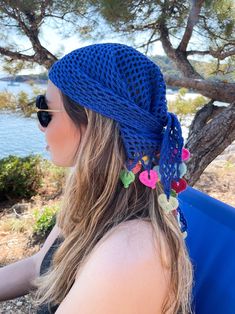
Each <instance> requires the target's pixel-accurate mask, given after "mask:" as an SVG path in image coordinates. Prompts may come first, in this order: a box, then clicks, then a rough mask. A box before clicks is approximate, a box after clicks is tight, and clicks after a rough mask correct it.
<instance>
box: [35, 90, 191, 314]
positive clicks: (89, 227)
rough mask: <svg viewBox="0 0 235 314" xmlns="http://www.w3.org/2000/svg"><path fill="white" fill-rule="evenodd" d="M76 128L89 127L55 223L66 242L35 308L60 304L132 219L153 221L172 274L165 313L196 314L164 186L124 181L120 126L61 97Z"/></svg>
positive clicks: (39, 283) (41, 280) (42, 281)
mask: <svg viewBox="0 0 235 314" xmlns="http://www.w3.org/2000/svg"><path fill="white" fill-rule="evenodd" d="M61 97H62V99H63V103H64V107H65V110H66V112H67V113H68V115H69V116H70V118H71V119H72V121H73V122H74V123H75V125H76V126H77V127H78V128H80V127H81V125H85V126H86V131H85V134H84V136H83V137H82V139H81V142H80V145H79V148H78V150H77V152H76V154H75V156H74V167H73V168H72V170H71V172H70V173H69V174H68V177H67V181H66V185H65V188H64V193H63V200H62V203H61V208H60V211H59V212H58V214H57V217H56V223H57V225H58V226H59V228H60V229H61V231H62V238H63V242H62V243H61V245H60V246H59V248H58V249H57V251H56V252H55V254H54V256H53V261H52V266H51V267H50V268H49V270H48V271H47V272H46V273H45V274H44V275H42V276H40V277H38V278H36V280H35V281H34V282H33V283H34V285H35V286H36V288H37V289H35V292H34V304H35V305H36V306H38V305H41V304H44V303H48V302H50V303H51V304H52V305H55V304H60V303H61V302H62V301H63V299H64V298H65V297H66V295H67V294H68V292H69V290H70V289H71V287H72V285H73V283H74V281H75V277H76V274H77V272H78V269H79V268H80V267H81V265H82V264H83V263H84V262H85V260H86V259H87V257H88V255H89V254H90V253H91V252H92V250H93V248H94V247H95V245H96V244H97V243H98V241H99V240H100V239H101V238H102V237H103V236H104V235H105V234H106V233H107V231H108V230H110V229H111V228H113V227H115V226H117V225H118V224H119V223H121V222H124V221H126V220H128V219H130V218H131V217H134V218H138V219H143V220H146V221H150V222H151V225H152V227H153V230H154V234H155V237H156V241H157V243H158V247H159V249H160V252H161V261H162V265H163V266H164V268H166V269H167V270H168V271H170V283H169V289H168V295H167V297H166V299H165V300H164V304H163V307H162V313H174V314H175V313H183V314H188V313H192V311H191V290H192V282H193V270H192V264H191V262H190V258H189V255H188V252H187V248H186V245H185V242H184V239H183V238H182V234H181V232H180V230H179V227H178V224H177V221H176V218H175V217H174V215H173V214H166V213H165V212H164V210H163V209H162V208H161V207H160V206H159V205H158V201H157V198H158V195H159V193H162V192H163V190H162V186H161V185H160V184H158V188H157V189H156V190H152V189H150V188H148V187H146V186H144V185H143V184H141V183H140V182H139V180H135V182H134V183H132V184H131V185H130V186H129V188H128V189H126V188H124V187H123V185H122V184H121V182H120V179H119V175H120V172H121V170H122V169H123V167H124V164H125V160H126V155H125V150H124V147H123V143H122V139H121V136H120V131H119V127H118V124H117V123H116V122H115V121H113V120H111V119H109V118H106V117H104V116H102V115H100V114H98V113H96V112H94V111H92V110H88V109H86V108H84V107H82V106H80V105H79V104H77V103H75V102H74V101H72V100H71V99H69V98H68V97H67V96H65V95H63V94H61Z"/></svg>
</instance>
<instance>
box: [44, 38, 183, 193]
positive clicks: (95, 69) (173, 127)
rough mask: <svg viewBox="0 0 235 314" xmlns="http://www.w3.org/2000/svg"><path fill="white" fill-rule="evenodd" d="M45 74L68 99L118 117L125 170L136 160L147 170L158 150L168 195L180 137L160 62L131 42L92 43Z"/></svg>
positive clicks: (174, 177)
mask: <svg viewBox="0 0 235 314" xmlns="http://www.w3.org/2000/svg"><path fill="white" fill-rule="evenodd" d="M49 79H50V80H51V81H52V82H53V83H54V84H55V85H56V86H57V87H58V88H59V89H60V90H61V91H62V92H63V93H64V94H65V95H67V96H69V97H70V98H71V99H72V100H73V101H75V102H77V103H79V104H80V105H82V106H84V107H86V108H89V109H92V110H94V111H96V112H98V113H100V114H102V115H104V116H106V117H108V118H111V119H114V120H115V121H117V122H118V124H119V127H120V132H121V137H122V140H123V143H124V147H125V151H126V155H127V161H126V167H127V169H128V170H131V169H132V168H133V167H134V166H135V165H136V164H137V162H138V161H139V160H141V161H142V165H143V167H144V168H145V169H147V170H148V171H150V169H151V168H152V166H153V162H154V161H156V159H157V153H160V160H159V162H158V164H159V173H160V175H161V182H162V185H163V188H164V192H165V194H166V195H167V198H168V199H169V196H170V191H171V182H172V181H173V180H174V181H178V179H179V178H180V175H179V165H180V163H181V162H182V160H181V153H182V147H183V138H182V133H181V127H180V123H179V121H178V119H177V117H176V115H175V114H173V113H170V112H168V111H167V103H166V86H165V82H164V79H163V76H162V73H161V71H160V69H159V67H158V66H157V65H156V64H155V63H153V62H152V61H151V60H149V59H148V58H147V57H146V56H144V55H143V54H141V53H140V52H138V51H137V50H135V49H134V48H132V47H129V46H126V45H122V44H114V43H107V44H95V45H90V46H86V47H83V48H80V49H77V50H74V51H72V52H71V53H69V54H67V55H65V56H64V57H63V58H62V59H60V60H59V61H57V62H55V63H54V64H53V66H52V68H51V69H50V71H49ZM143 156H148V158H149V162H148V163H146V162H143V160H142V157H143ZM130 161H131V162H130Z"/></svg>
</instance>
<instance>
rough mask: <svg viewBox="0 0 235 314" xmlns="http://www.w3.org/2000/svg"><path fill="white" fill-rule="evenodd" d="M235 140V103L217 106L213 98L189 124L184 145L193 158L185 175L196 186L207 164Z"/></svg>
mask: <svg viewBox="0 0 235 314" xmlns="http://www.w3.org/2000/svg"><path fill="white" fill-rule="evenodd" d="M234 140H235V103H233V104H230V105H229V106H228V107H216V106H214V105H213V102H212V101H210V102H209V103H208V104H207V105H205V106H204V107H203V108H202V109H201V110H199V111H198V112H197V113H196V115H195V118H194V120H193V122H192V124H191V126H190V130H189V136H188V140H187V143H186V145H185V147H186V148H187V149H188V150H189V151H190V152H191V159H190V160H189V162H188V164H187V167H188V172H187V174H186V176H185V178H186V180H187V182H188V184H189V185H191V186H193V185H194V184H195V183H196V182H197V180H198V179H199V178H200V175H201V174H202V172H203V171H204V170H205V169H206V167H207V166H208V165H209V164H210V163H211V162H212V161H213V160H214V159H215V158H216V157H217V156H218V155H220V154H221V153H222V152H223V151H224V150H225V148H226V147H228V146H229V145H230V144H231V143H232V142H233V141H234Z"/></svg>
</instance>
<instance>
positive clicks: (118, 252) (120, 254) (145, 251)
mask: <svg viewBox="0 0 235 314" xmlns="http://www.w3.org/2000/svg"><path fill="white" fill-rule="evenodd" d="M155 240H156V239H155V235H154V232H153V228H152V225H151V223H150V222H148V221H144V220H139V219H134V220H130V221H125V222H123V223H121V224H119V225H118V226H116V227H114V228H112V229H111V230H110V231H109V232H108V233H107V234H106V235H105V236H104V237H103V238H102V239H101V241H100V242H99V243H98V244H97V246H96V247H95V249H94V251H93V252H92V255H91V259H97V258H102V259H105V260H106V262H107V263H108V264H110V266H111V267H112V270H113V269H114V266H115V265H116V266H117V267H118V263H119V262H120V263H123V259H125V263H126V265H132V264H133V263H134V264H135V265H137V264H138V263H145V262H147V261H149V262H150V261H153V262H154V261H155V259H158V248H157V245H156V241H155ZM107 266H108V265H107Z"/></svg>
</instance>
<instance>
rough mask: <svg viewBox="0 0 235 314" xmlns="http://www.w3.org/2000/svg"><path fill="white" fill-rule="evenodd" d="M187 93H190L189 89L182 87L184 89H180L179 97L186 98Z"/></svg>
mask: <svg viewBox="0 0 235 314" xmlns="http://www.w3.org/2000/svg"><path fill="white" fill-rule="evenodd" d="M187 92H188V89H187V88H185V87H182V88H180V89H179V95H180V96H181V97H184V96H185V94H186V93H187Z"/></svg>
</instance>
